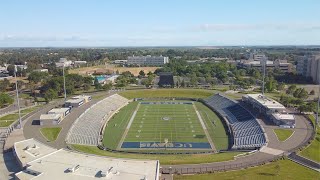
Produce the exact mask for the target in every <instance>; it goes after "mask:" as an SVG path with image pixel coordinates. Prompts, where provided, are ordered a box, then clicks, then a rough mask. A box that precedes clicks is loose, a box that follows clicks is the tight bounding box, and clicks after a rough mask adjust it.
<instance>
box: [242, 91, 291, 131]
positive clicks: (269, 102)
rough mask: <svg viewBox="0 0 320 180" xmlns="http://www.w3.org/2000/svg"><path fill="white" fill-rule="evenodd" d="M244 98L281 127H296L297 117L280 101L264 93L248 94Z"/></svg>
mask: <svg viewBox="0 0 320 180" xmlns="http://www.w3.org/2000/svg"><path fill="white" fill-rule="evenodd" d="M242 100H243V101H244V102H246V103H248V104H250V105H251V106H252V107H253V108H255V109H258V110H259V112H260V113H261V114H263V115H265V116H266V117H267V119H268V120H269V121H272V122H273V123H274V124H276V125H278V126H280V127H286V128H294V127H295V117H294V115H293V114H289V113H288V112H287V109H286V108H285V107H284V106H283V105H282V104H281V103H279V102H277V101H275V100H273V99H271V98H268V97H267V96H264V95H262V94H247V95H244V96H243V97H242Z"/></svg>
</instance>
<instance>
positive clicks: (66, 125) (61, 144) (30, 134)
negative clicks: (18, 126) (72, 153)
mask: <svg viewBox="0 0 320 180" xmlns="http://www.w3.org/2000/svg"><path fill="white" fill-rule="evenodd" d="M111 94H113V93H110V94H109V93H107V92H101V93H99V94H98V95H104V96H105V97H106V96H109V95H111ZM100 100H101V99H100V98H99V99H93V100H91V101H90V102H88V103H86V104H84V105H82V106H80V107H78V108H73V109H72V110H71V113H70V114H69V115H67V116H66V117H65V118H64V119H63V121H62V122H61V123H60V124H58V125H43V126H38V125H32V124H31V123H32V121H33V120H34V119H39V118H40V115H41V114H44V113H47V112H48V111H49V110H50V109H52V108H54V107H55V106H61V105H62V103H63V101H62V102H60V103H58V104H54V105H48V106H47V107H46V108H45V109H43V110H42V111H40V112H38V113H36V114H34V115H33V116H32V117H30V118H29V119H28V121H27V122H26V123H25V125H24V127H23V133H24V136H25V138H26V139H28V138H35V139H37V140H38V141H40V142H42V143H44V144H47V145H49V146H52V147H55V148H58V149H59V148H66V147H67V144H66V142H65V139H66V136H67V134H68V131H69V129H70V128H71V126H72V124H73V122H74V121H75V120H76V119H77V118H78V117H79V116H80V115H81V114H82V113H83V112H84V111H85V110H86V109H88V108H89V107H91V106H92V105H94V104H95V103H97V102H98V101H100ZM43 127H61V128H62V130H61V132H60V134H59V136H58V138H57V140H55V141H54V142H48V141H47V140H46V139H45V138H44V137H43V136H42V134H41V133H40V128H43Z"/></svg>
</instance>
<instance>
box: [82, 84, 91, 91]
mask: <svg viewBox="0 0 320 180" xmlns="http://www.w3.org/2000/svg"><path fill="white" fill-rule="evenodd" d="M90 87H91V85H90V84H84V85H83V90H85V91H89V90H90Z"/></svg>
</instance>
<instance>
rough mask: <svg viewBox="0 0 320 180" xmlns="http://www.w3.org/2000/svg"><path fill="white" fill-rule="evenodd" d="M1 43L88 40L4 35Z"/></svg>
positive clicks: (82, 39) (71, 37)
mask: <svg viewBox="0 0 320 180" xmlns="http://www.w3.org/2000/svg"><path fill="white" fill-rule="evenodd" d="M0 40H1V41H6V42H22V41H23V42H39V41H46V42H56V41H86V40H88V39H87V38H83V37H80V36H34V35H4V36H2V37H1V36H0Z"/></svg>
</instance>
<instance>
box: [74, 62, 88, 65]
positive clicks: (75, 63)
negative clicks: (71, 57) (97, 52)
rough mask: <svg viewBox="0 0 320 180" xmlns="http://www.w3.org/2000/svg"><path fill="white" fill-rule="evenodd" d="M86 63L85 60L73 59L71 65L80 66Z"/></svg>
mask: <svg viewBox="0 0 320 180" xmlns="http://www.w3.org/2000/svg"><path fill="white" fill-rule="evenodd" d="M84 64H87V61H74V62H73V66H81V65H84Z"/></svg>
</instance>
